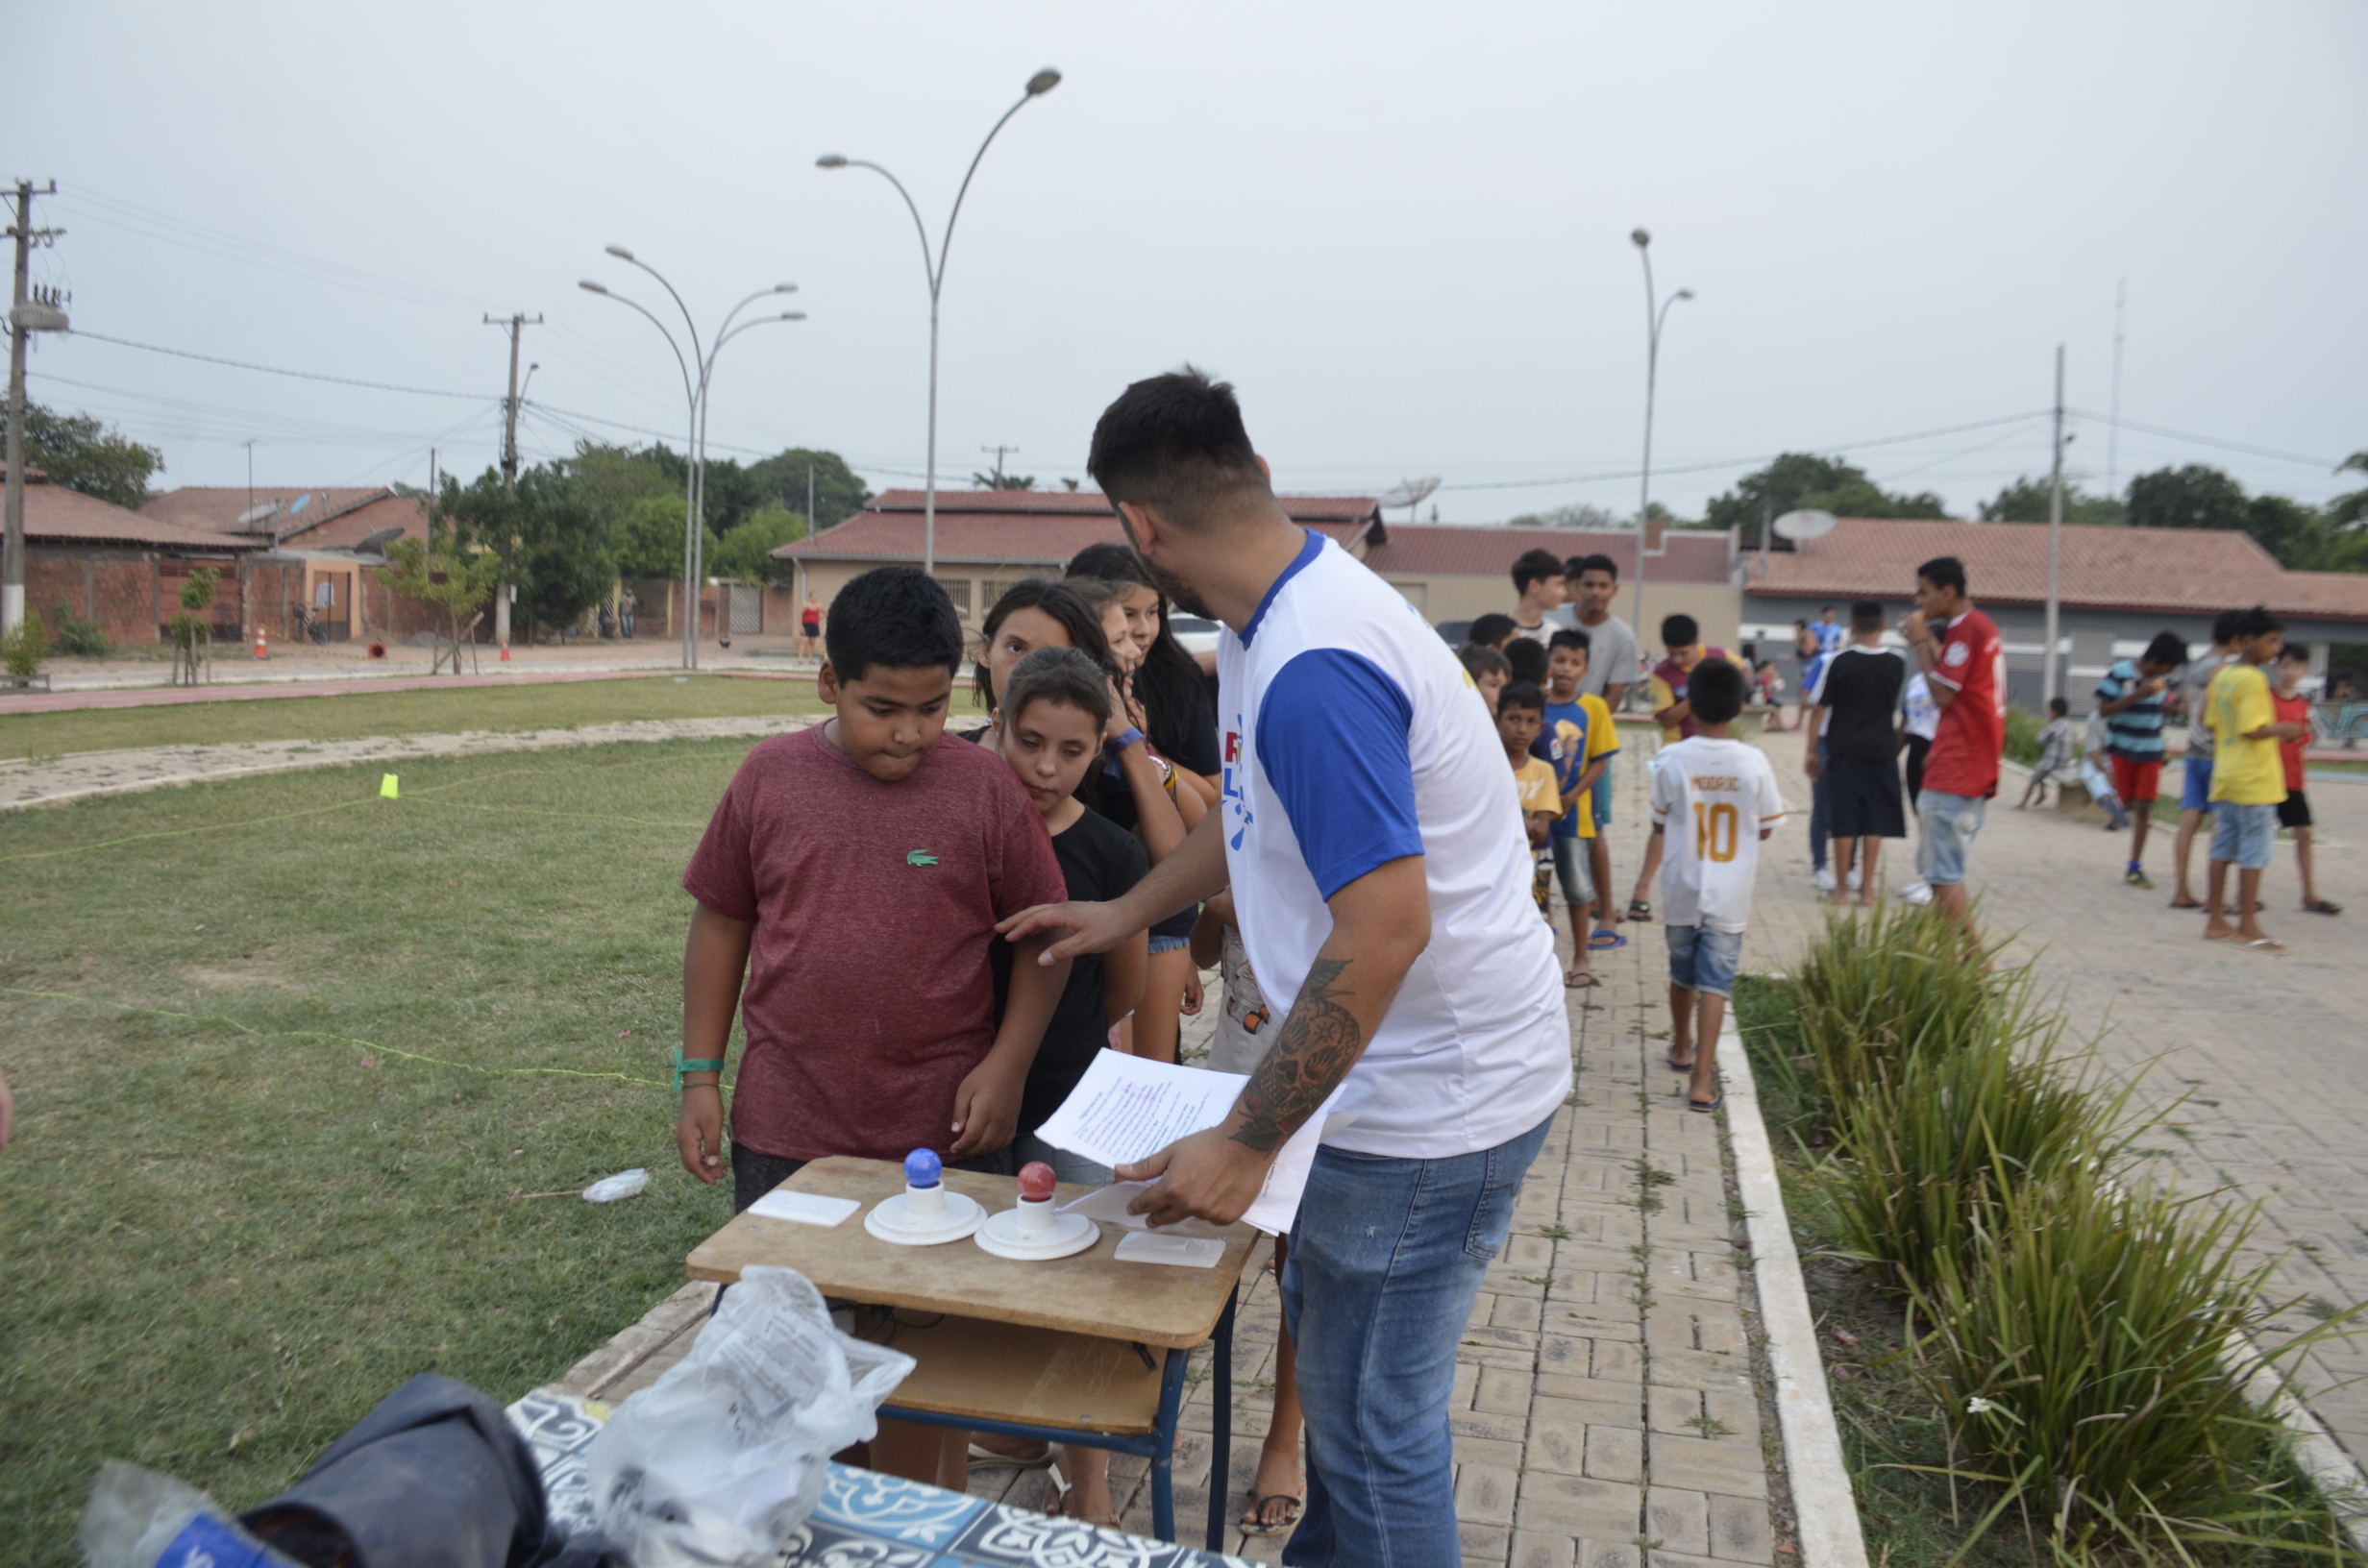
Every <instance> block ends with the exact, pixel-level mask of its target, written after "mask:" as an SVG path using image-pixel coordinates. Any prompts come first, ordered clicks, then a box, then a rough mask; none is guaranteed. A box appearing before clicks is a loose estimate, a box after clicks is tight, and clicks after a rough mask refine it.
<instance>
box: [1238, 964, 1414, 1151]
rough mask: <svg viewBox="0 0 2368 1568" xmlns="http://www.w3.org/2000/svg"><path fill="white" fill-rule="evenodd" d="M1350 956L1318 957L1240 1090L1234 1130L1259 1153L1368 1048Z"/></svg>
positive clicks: (1290, 1129)
mask: <svg viewBox="0 0 2368 1568" xmlns="http://www.w3.org/2000/svg"><path fill="white" fill-rule="evenodd" d="M1350 962H1351V961H1350V960H1348V959H1345V958H1319V959H1317V960H1316V962H1315V965H1314V966H1313V967H1312V968H1309V970H1308V971H1307V983H1306V984H1305V985H1303V986H1301V987H1300V988H1299V997H1298V1000H1296V1001H1295V1002H1293V1003H1292V1004H1291V1012H1290V1014H1289V1015H1288V1016H1287V1017H1285V1018H1284V1019H1283V1032H1282V1034H1281V1035H1280V1036H1278V1037H1277V1038H1276V1040H1275V1041H1274V1048H1273V1049H1272V1050H1270V1051H1269V1052H1268V1053H1267V1059H1266V1060H1265V1061H1264V1062H1261V1063H1260V1064H1258V1070H1257V1071H1255V1072H1253V1073H1251V1074H1250V1078H1249V1083H1248V1085H1247V1086H1246V1087H1245V1088H1244V1089H1243V1090H1242V1099H1241V1105H1240V1109H1241V1113H1242V1116H1243V1121H1242V1124H1241V1126H1239V1127H1237V1128H1236V1129H1235V1130H1234V1134H1233V1140H1234V1141H1235V1142H1237V1143H1244V1144H1247V1145H1248V1146H1249V1147H1250V1148H1253V1149H1255V1150H1257V1151H1258V1152H1259V1153H1260V1154H1272V1153H1273V1152H1274V1151H1275V1150H1276V1149H1278V1148H1281V1147H1282V1145H1283V1140H1284V1139H1287V1138H1289V1137H1290V1136H1291V1135H1292V1134H1293V1133H1295V1132H1297V1131H1298V1130H1299V1129H1300V1127H1302V1126H1304V1125H1305V1124H1306V1122H1307V1118H1308V1117H1310V1116H1312V1115H1315V1114H1316V1108H1317V1107H1319V1106H1320V1105H1322V1104H1323V1102H1324V1100H1325V1099H1326V1098H1328V1097H1329V1096H1330V1095H1331V1093H1332V1091H1333V1090H1335V1089H1338V1088H1339V1087H1340V1082H1341V1080H1342V1079H1344V1078H1345V1077H1347V1076H1348V1069H1349V1068H1350V1067H1352V1066H1356V1063H1357V1058H1358V1057H1359V1056H1361V1055H1363V1054H1364V1051H1365V1031H1364V1030H1363V1029H1362V1028H1360V1027H1359V1026H1358V1023H1357V1020H1356V1017H1355V1015H1353V1014H1352V1013H1350V1012H1349V1011H1348V1005H1347V1001H1348V998H1349V997H1351V996H1353V995H1355V994H1356V993H1355V992H1352V991H1350V990H1349V989H1348V988H1347V987H1346V986H1344V985H1343V984H1342V981H1343V980H1344V978H1345V977H1346V975H1347V972H1348V966H1349V964H1350ZM1392 989H1393V990H1394V989H1395V988H1394V987H1393V988H1392Z"/></svg>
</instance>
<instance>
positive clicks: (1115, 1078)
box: [1037, 1050, 1353, 1236]
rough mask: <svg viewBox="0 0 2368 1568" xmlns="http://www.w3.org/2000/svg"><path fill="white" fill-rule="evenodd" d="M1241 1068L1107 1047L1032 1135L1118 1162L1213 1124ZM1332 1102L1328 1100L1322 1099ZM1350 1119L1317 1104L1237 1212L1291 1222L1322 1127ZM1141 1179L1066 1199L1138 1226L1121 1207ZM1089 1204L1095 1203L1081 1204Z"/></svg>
mask: <svg viewBox="0 0 2368 1568" xmlns="http://www.w3.org/2000/svg"><path fill="white" fill-rule="evenodd" d="M1248 1082H1249V1079H1248V1077H1247V1076H1246V1075H1245V1074H1242V1073H1238V1072H1212V1071H1210V1070H1208V1069H1207V1068H1205V1067H1188V1066H1182V1065H1180V1064H1175V1063H1168V1062H1153V1061H1151V1060H1149V1059H1148V1058H1146V1057H1140V1056H1128V1055H1126V1054H1124V1053H1123V1052H1121V1051H1112V1050H1104V1051H1102V1052H1100V1053H1099V1054H1098V1055H1097V1056H1096V1057H1095V1058H1094V1062H1093V1065H1092V1066H1089V1067H1087V1068H1086V1070H1085V1076H1084V1078H1082V1079H1081V1080H1079V1082H1078V1084H1077V1087H1076V1089H1075V1090H1073V1092H1072V1093H1071V1094H1070V1096H1069V1098H1068V1099H1066V1100H1064V1101H1062V1102H1061V1107H1060V1109H1059V1110H1057V1111H1055V1112H1053V1113H1052V1115H1050V1116H1049V1117H1048V1118H1047V1119H1046V1121H1045V1124H1044V1125H1043V1126H1042V1127H1041V1128H1039V1129H1038V1130H1037V1136H1038V1137H1040V1138H1042V1139H1044V1140H1045V1141H1046V1142H1048V1143H1049V1144H1051V1145H1052V1146H1053V1147H1055V1148H1061V1149H1067V1150H1069V1151H1070V1152H1071V1153H1072V1154H1080V1155H1083V1156H1084V1157H1085V1158H1086V1159H1088V1160H1091V1161H1093V1162H1094V1163H1095V1164H1103V1165H1122V1164H1131V1163H1132V1162H1134V1161H1137V1160H1143V1159H1147V1158H1148V1157H1149V1156H1151V1155H1154V1154H1157V1153H1158V1152H1159V1151H1160V1150H1162V1149H1164V1148H1166V1147H1167V1146H1168V1145H1169V1144H1171V1143H1172V1142H1174V1141H1175V1140H1176V1139H1179V1138H1183V1137H1184V1136H1186V1135H1187V1134H1190V1133H1196V1132H1198V1131H1200V1130H1201V1129H1202V1128H1204V1127H1214V1126H1216V1125H1217V1124H1218V1123H1219V1122H1221V1121H1222V1120H1224V1119H1225V1117H1226V1115H1228V1114H1229V1113H1230V1112H1231V1111H1232V1110H1233V1102H1234V1101H1235V1099H1237V1098H1238V1097H1239V1096H1240V1095H1241V1092H1242V1086H1243V1085H1245V1084H1246V1083H1248ZM1327 1103H1329V1102H1327ZM1351 1119H1353V1118H1352V1117H1344V1116H1338V1115H1328V1114H1326V1113H1325V1112H1323V1111H1319V1112H1318V1113H1317V1114H1316V1115H1314V1116H1312V1117H1310V1118H1309V1119H1308V1123H1307V1125H1306V1126H1304V1127H1301V1128H1300V1129H1299V1130H1298V1131H1297V1132H1295V1133H1294V1134H1293V1135H1292V1136H1291V1137H1290V1138H1289V1139H1287V1140H1286V1141H1285V1142H1284V1144H1283V1147H1282V1149H1281V1151H1280V1152H1279V1153H1278V1154H1276V1155H1275V1157H1274V1164H1272V1165H1270V1166H1269V1167H1268V1169H1267V1182H1266V1187H1265V1188H1264V1189H1262V1190H1261V1191H1260V1192H1259V1194H1258V1198H1257V1201H1256V1202H1254V1203H1252V1204H1251V1205H1250V1207H1249V1212H1248V1213H1245V1214H1244V1215H1243V1216H1242V1217H1243V1219H1245V1220H1246V1221H1247V1222H1248V1223H1249V1224H1251V1225H1254V1226H1256V1227H1257V1228H1258V1229H1259V1230H1262V1231H1264V1232H1266V1233H1267V1234H1268V1235H1270V1236H1279V1235H1281V1234H1282V1233H1283V1232H1285V1231H1287V1230H1289V1229H1291V1221H1292V1217H1293V1216H1294V1215H1295V1214H1296V1213H1298V1210H1299V1193H1300V1191H1301V1190H1302V1189H1303V1188H1305V1187H1306V1186H1307V1172H1308V1167H1309V1166H1311V1165H1312V1164H1315V1161H1316V1146H1317V1145H1318V1144H1319V1143H1320V1142H1322V1141H1323V1138H1324V1135H1325V1134H1326V1133H1329V1132H1330V1131H1332V1130H1333V1129H1334V1128H1336V1127H1341V1126H1344V1125H1346V1123H1347V1122H1348V1121H1349V1120H1351ZM1142 1186H1143V1184H1140V1183H1122V1184H1119V1185H1117V1186H1114V1187H1110V1188H1103V1189H1102V1191H1100V1192H1098V1193H1096V1194H1094V1195H1093V1196H1091V1197H1087V1198H1080V1199H1077V1200H1076V1201H1075V1202H1073V1203H1071V1204H1068V1205H1065V1206H1064V1207H1065V1208H1068V1209H1073V1210H1076V1211H1078V1212H1079V1213H1090V1214H1091V1215H1092V1216H1093V1217H1094V1218H1097V1219H1101V1218H1109V1219H1111V1220H1113V1221H1114V1222H1116V1223H1118V1224H1121V1225H1125V1226H1129V1227H1131V1228H1134V1229H1138V1230H1139V1229H1141V1228H1142V1227H1143V1225H1144V1219H1143V1217H1142V1216H1141V1215H1139V1214H1129V1213H1126V1212H1125V1208H1126V1203H1127V1201H1128V1200H1131V1199H1132V1198H1133V1197H1134V1196H1135V1195H1136V1193H1137V1192H1139V1191H1140V1190H1141V1189H1142ZM1088 1204H1091V1205H1093V1206H1094V1207H1092V1208H1091V1209H1088V1208H1086V1205H1088Z"/></svg>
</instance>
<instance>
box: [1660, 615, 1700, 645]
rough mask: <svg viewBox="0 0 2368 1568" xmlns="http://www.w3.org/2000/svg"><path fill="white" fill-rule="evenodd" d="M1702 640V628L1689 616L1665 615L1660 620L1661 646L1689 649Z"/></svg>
mask: <svg viewBox="0 0 2368 1568" xmlns="http://www.w3.org/2000/svg"><path fill="white" fill-rule="evenodd" d="M1701 640H1702V628H1701V626H1700V625H1696V624H1695V621H1694V618H1693V617H1692V616H1690V615H1665V616H1663V617H1662V618H1661V646H1662V647H1664V648H1690V647H1692V646H1693V645H1694V644H1696V643H1698V642H1700V641H1701Z"/></svg>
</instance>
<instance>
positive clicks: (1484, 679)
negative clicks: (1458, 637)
mask: <svg viewBox="0 0 2368 1568" xmlns="http://www.w3.org/2000/svg"><path fill="white" fill-rule="evenodd" d="M1455 656H1456V657H1457V658H1459V659H1461V660H1463V661H1464V674H1468V675H1469V676H1470V677H1471V683H1472V685H1473V687H1474V688H1475V689H1477V690H1478V692H1479V693H1480V700H1481V701H1483V702H1486V703H1487V704H1488V705H1489V717H1491V718H1494V717H1495V716H1496V694H1497V693H1499V692H1501V691H1503V690H1504V689H1505V683H1506V682H1507V681H1509V680H1511V679H1512V678H1513V664H1512V661H1510V660H1508V659H1507V658H1506V657H1505V656H1504V655H1503V654H1502V653H1499V652H1497V651H1496V649H1492V648H1482V647H1481V646H1480V645H1479V644H1477V643H1466V644H1465V645H1464V646H1463V647H1462V648H1461V649H1457V650H1456V655H1455Z"/></svg>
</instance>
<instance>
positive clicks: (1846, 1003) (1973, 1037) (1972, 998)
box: [1794, 906, 2000, 1112]
mask: <svg viewBox="0 0 2368 1568" xmlns="http://www.w3.org/2000/svg"><path fill="white" fill-rule="evenodd" d="M1983 956H1984V957H1985V958H1988V957H1990V956H1992V955H1990V954H1985V955H1983ZM1794 989H1795V992H1796V993H1797V1002H1796V1013H1795V1024H1796V1027H1797V1028H1798V1030H1799V1032H1800V1037H1801V1042H1802V1044H1803V1045H1804V1046H1805V1047H1806V1054H1807V1055H1808V1056H1809V1057H1810V1059H1811V1060H1810V1062H1809V1063H1808V1064H1807V1065H1808V1066H1811V1067H1813V1069H1814V1072H1815V1074H1816V1079H1817V1087H1818V1089H1819V1090H1821V1091H1822V1092H1823V1094H1824V1095H1825V1096H1826V1097H1827V1099H1828V1100H1829V1101H1830V1102H1831V1103H1832V1104H1833V1106H1834V1107H1835V1108H1836V1109H1837V1111H1838V1112H1842V1111H1845V1108H1846V1107H1847V1106H1848V1105H1849V1104H1850V1103H1851V1102H1853V1101H1854V1100H1856V1099H1857V1098H1858V1096H1859V1094H1860V1093H1861V1092H1862V1090H1865V1089H1866V1088H1868V1087H1869V1086H1871V1085H1873V1084H1875V1083H1878V1082H1880V1081H1882V1080H1883V1079H1884V1078H1885V1077H1886V1076H1887V1075H1888V1074H1889V1073H1890V1072H1892V1071H1893V1070H1894V1069H1895V1068H1896V1067H1897V1066H1898V1065H1899V1064H1900V1062H1901V1061H1902V1060H1903V1059H1905V1058H1906V1057H1907V1056H1909V1055H1910V1054H1911V1053H1913V1052H1926V1053H1929V1054H1933V1055H1936V1056H1945V1055H1948V1054H1950V1053H1952V1052H1955V1051H1958V1050H1961V1049H1963V1048H1964V1047H1965V1046H1966V1045H1968V1044H1969V1043H1971V1042H1973V1041H1979V1040H1984V1039H1986V1038H1988V1037H1989V1035H1990V1034H1991V1033H1992V1032H1994V1030H1995V1029H1996V1027H1997V1024H1996V1021H1995V1019H1994V1017H1993V1013H1994V1011H1995V1004H1996V1002H1997V999H1998V993H1999V990H2000V981H1999V980H1998V979H1997V978H1996V977H1994V976H1993V975H1991V974H1990V973H1989V972H1988V971H1987V970H1986V968H1984V965H1983V964H1980V963H1969V962H1967V959H1966V953H1965V943H1964V938H1963V935H1962V933H1961V930H1960V928H1959V927H1958V926H1957V925H1956V924H1954V923H1953V922H1951V921H1950V920H1948V919H1943V918H1942V917H1941V916H1940V915H1939V913H1938V912H1937V911H1936V910H1935V909H1931V908H1925V909H1913V908H1907V907H1904V906H1903V907H1901V908H1898V909H1891V908H1887V907H1883V906H1878V907H1877V908H1875V909H1874V910H1872V911H1869V912H1867V913H1865V914H1863V915H1862V916H1860V917H1858V918H1856V919H1853V918H1850V917H1845V916H1838V915H1829V916H1828V917H1827V919H1826V929H1825V939H1824V940H1823V941H1822V942H1820V943H1818V944H1817V946H1816V948H1815V950H1814V951H1813V952H1812V953H1811V954H1810V956H1809V958H1808V960H1807V962H1805V963H1804V964H1802V966H1801V971H1800V977H1799V979H1798V981H1797V982H1796V984H1795V988H1794Z"/></svg>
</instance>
